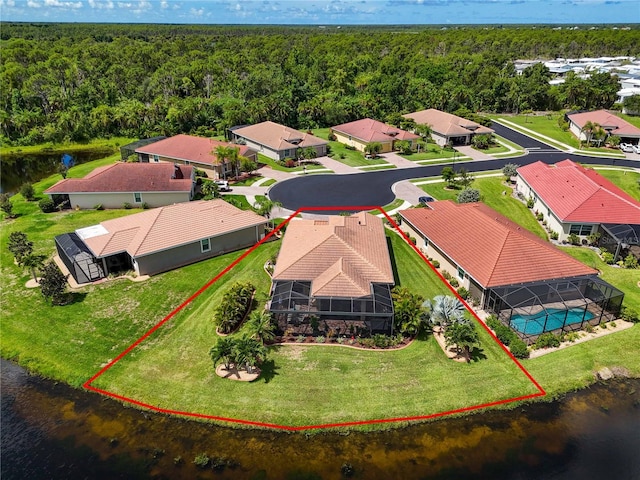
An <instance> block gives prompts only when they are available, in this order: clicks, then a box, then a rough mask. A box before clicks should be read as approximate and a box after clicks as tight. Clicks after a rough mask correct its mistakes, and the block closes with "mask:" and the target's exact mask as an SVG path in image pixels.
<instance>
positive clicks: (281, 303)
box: [269, 280, 393, 334]
mask: <svg viewBox="0 0 640 480" xmlns="http://www.w3.org/2000/svg"><path fill="white" fill-rule="evenodd" d="M391 287H392V286H391V285H388V284H375V283H374V284H372V287H371V289H372V293H371V295H368V296H366V297H313V296H311V282H305V281H296V280H277V281H275V282H274V283H273V287H272V291H271V301H270V303H269V310H270V311H271V312H272V313H273V314H274V315H275V318H276V319H277V321H278V327H279V328H280V330H286V329H287V328H288V327H290V326H292V327H301V326H302V327H303V330H304V326H305V325H310V323H311V320H312V317H315V318H317V319H318V320H319V321H321V322H324V323H326V324H328V325H329V324H330V325H332V328H334V330H337V329H340V331H342V332H346V331H348V330H352V328H351V329H350V325H353V324H354V322H356V323H358V324H359V325H362V326H363V327H364V328H365V329H366V330H368V331H369V333H375V332H382V333H387V334H391V333H392V332H393V300H392V298H391ZM329 322H330V323H329Z"/></svg>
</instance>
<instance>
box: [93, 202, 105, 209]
mask: <svg viewBox="0 0 640 480" xmlns="http://www.w3.org/2000/svg"><path fill="white" fill-rule="evenodd" d="M93 208H94V209H95V210H104V206H103V205H102V204H101V203H98V204H97V205H94V206H93Z"/></svg>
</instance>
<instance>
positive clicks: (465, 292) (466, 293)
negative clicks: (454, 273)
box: [456, 287, 469, 300]
mask: <svg viewBox="0 0 640 480" xmlns="http://www.w3.org/2000/svg"><path fill="white" fill-rule="evenodd" d="M456 292H458V295H460V297H461V298H462V299H463V300H466V299H467V298H469V290H467V289H466V288H464V287H460V288H459V289H458V290H456Z"/></svg>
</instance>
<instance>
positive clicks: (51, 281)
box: [40, 261, 67, 305]
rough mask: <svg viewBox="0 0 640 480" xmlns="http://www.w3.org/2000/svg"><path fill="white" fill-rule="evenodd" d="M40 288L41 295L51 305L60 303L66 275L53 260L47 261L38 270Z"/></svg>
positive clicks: (65, 287)
mask: <svg viewBox="0 0 640 480" xmlns="http://www.w3.org/2000/svg"><path fill="white" fill-rule="evenodd" d="M40 289H41V290H42V295H43V296H44V297H45V298H46V299H48V300H50V301H51V303H52V304H53V305H60V304H61V303H62V302H63V300H64V295H65V290H66V289H67V277H66V276H65V275H64V274H63V273H62V272H61V271H60V269H59V268H58V266H57V265H56V264H55V263H54V262H53V261H49V262H47V263H46V264H45V265H44V267H43V268H42V270H41V272H40Z"/></svg>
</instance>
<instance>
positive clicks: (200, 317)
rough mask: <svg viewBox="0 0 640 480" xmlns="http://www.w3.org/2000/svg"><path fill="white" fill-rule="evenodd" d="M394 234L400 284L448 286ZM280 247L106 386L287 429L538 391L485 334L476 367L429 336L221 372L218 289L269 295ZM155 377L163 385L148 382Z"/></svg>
mask: <svg viewBox="0 0 640 480" xmlns="http://www.w3.org/2000/svg"><path fill="white" fill-rule="evenodd" d="M389 238H390V243H391V245H392V251H393V258H394V263H395V265H396V269H397V271H398V272H399V281H400V284H402V285H407V286H408V287H409V288H411V289H412V290H413V291H415V292H416V293H421V294H422V295H424V296H426V297H431V296H433V295H435V294H437V293H443V292H445V287H444V285H442V283H441V282H440V281H439V280H438V279H437V277H436V276H435V274H433V272H432V271H431V270H430V268H429V267H428V266H427V265H426V264H425V263H424V262H422V261H421V260H420V259H419V257H418V256H417V255H416V254H415V252H414V251H413V250H412V249H411V248H410V247H409V246H408V245H407V244H406V243H405V242H404V241H403V240H402V238H401V237H400V236H398V235H396V234H393V233H392V234H390V236H389ZM267 247H269V246H267ZM270 253H271V251H270V250H268V249H265V250H261V251H259V252H256V256H255V258H247V259H245V260H244V261H243V262H242V263H241V264H239V265H238V266H236V267H235V269H234V271H233V273H232V275H229V278H228V279H223V280H222V282H224V284H223V283H221V285H214V287H215V289H213V290H211V291H207V292H206V294H205V295H203V297H201V298H199V299H197V300H196V301H195V302H194V304H193V305H192V306H191V307H189V309H188V310H187V311H185V312H182V313H181V314H179V315H178V316H176V317H175V319H173V320H172V321H171V324H170V325H167V326H165V327H163V328H162V330H161V331H158V332H157V334H155V335H154V337H153V338H152V339H150V340H149V341H146V342H145V344H143V345H141V347H140V348H139V349H136V350H135V351H134V352H132V355H130V356H128V357H126V358H125V359H123V360H122V361H121V362H120V363H118V364H116V366H115V367H113V368H112V369H111V370H109V371H108V372H107V373H106V374H105V375H104V376H103V377H101V378H100V379H98V381H97V382H96V386H99V387H101V388H106V389H109V390H110V391H113V392H115V393H118V394H121V395H131V396H133V397H134V398H136V399H139V400H142V401H144V402H148V403H150V404H152V405H156V406H159V407H163V408H172V409H177V410H183V411H190V412H198V413H204V414H209V415H216V416H223V417H230V418H243V419H250V420H255V421H261V422H274V423H279V424H287V425H308V424H317V423H333V422H348V421H354V420H367V419H377V418H389V417H397V416H412V415H427V414H430V413H437V412H440V411H444V410H451V409H456V408H462V407H464V406H469V405H475V404H479V403H483V402H489V401H493V400H498V399H504V398H509V397H512V396H518V395H523V394H528V393H534V392H535V389H534V387H533V386H532V385H531V384H530V383H529V382H528V380H526V378H525V377H524V375H522V373H521V372H520V371H519V370H518V369H517V367H516V366H515V365H514V364H513V363H512V362H511V361H510V360H509V359H508V357H507V356H506V355H505V354H504V352H502V350H501V349H500V348H499V347H498V345H496V344H495V343H494V342H493V341H492V340H491V339H490V337H489V335H488V334H487V333H485V332H484V331H482V333H481V344H482V352H481V354H482V357H483V358H482V359H481V360H479V361H474V362H472V363H471V364H469V365H467V364H460V363H456V362H453V361H450V360H447V359H446V357H445V356H444V354H443V353H442V350H441V349H440V348H439V347H438V346H437V344H436V342H435V340H434V339H433V338H432V337H426V338H424V339H421V340H418V341H416V342H414V343H413V344H412V345H411V346H410V347H408V348H406V349H403V350H399V351H387V352H375V351H360V350H354V349H349V348H340V347H335V346H319V345H313V346H301V345H290V346H281V347H273V348H271V351H270V357H269V362H268V363H267V364H266V366H265V368H264V375H265V377H264V378H260V379H258V380H257V381H256V382H254V383H252V384H246V383H240V382H233V381H229V380H224V379H221V378H219V377H217V376H216V375H215V374H214V373H213V369H212V366H211V362H210V360H209V358H208V356H207V352H208V350H209V348H210V347H211V345H212V344H213V343H214V341H215V338H216V336H215V332H214V327H213V325H212V324H211V314H212V311H213V309H214V308H215V306H216V305H217V303H218V301H219V295H216V292H220V291H222V290H223V288H222V287H223V286H224V285H226V284H228V282H230V281H231V279H233V280H243V279H251V280H252V281H253V282H254V283H257V284H259V289H260V292H261V294H260V297H261V298H264V296H263V293H264V292H266V287H267V285H268V277H267V276H266V274H264V273H263V272H257V271H256V265H262V263H263V262H264V260H266V259H267V258H268V256H269V255H270ZM484 357H486V358H484ZM150 378H153V379H154V380H153V382H148V381H146V379H150Z"/></svg>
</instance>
